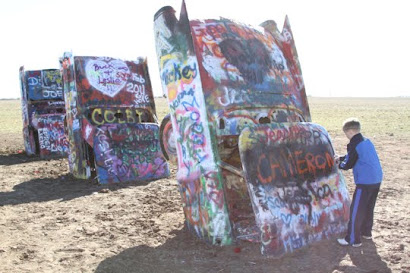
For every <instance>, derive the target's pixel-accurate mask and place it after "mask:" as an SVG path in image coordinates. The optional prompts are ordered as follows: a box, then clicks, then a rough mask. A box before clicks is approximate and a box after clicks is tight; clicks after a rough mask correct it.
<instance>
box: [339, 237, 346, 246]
mask: <svg viewBox="0 0 410 273" xmlns="http://www.w3.org/2000/svg"><path fill="white" fill-rule="evenodd" d="M337 242H338V243H339V245H342V246H348V245H349V242H348V241H346V240H345V238H340V239H337Z"/></svg>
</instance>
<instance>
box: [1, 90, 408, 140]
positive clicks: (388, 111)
mask: <svg viewBox="0 0 410 273" xmlns="http://www.w3.org/2000/svg"><path fill="white" fill-rule="evenodd" d="M155 101H156V109H157V115H158V119H159V120H160V121H161V120H162V119H163V118H164V116H165V115H166V114H167V113H168V111H169V108H168V104H167V101H166V99H165V98H156V99H155ZM309 105H310V112H311V115H312V120H313V122H315V123H318V124H320V125H322V126H323V127H325V128H326V129H327V130H328V131H329V133H330V134H331V135H341V134H342V131H341V126H342V123H343V121H344V120H345V119H346V118H348V117H357V118H359V119H360V120H361V122H362V131H363V133H364V134H365V135H369V136H382V135H392V134H393V135H396V136H410V98H314V97H310V98H309ZM22 128H23V125H22V118H21V106H20V101H19V100H0V139H1V140H2V141H6V139H4V137H3V136H4V135H5V134H6V135H10V134H22Z"/></svg>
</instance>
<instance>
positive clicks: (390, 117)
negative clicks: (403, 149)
mask: <svg viewBox="0 0 410 273" xmlns="http://www.w3.org/2000/svg"><path fill="white" fill-rule="evenodd" d="M309 105H310V112H311V115H312V120H313V122H315V123H318V124H321V125H322V126H323V127H325V128H326V129H327V130H328V131H329V133H330V134H331V135H332V134H333V135H340V134H343V132H342V129H341V127H342V124H343V121H344V120H345V119H347V118H349V117H357V118H359V120H360V121H361V124H362V132H363V133H364V134H365V135H368V136H369V137H370V136H383V135H388V136H393V135H394V136H410V98H309Z"/></svg>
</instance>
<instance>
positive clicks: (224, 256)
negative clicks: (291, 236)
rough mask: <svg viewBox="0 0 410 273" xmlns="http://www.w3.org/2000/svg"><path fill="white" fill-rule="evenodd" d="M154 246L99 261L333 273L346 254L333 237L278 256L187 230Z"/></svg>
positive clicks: (119, 267) (111, 267) (112, 266)
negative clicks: (207, 238)
mask: <svg viewBox="0 0 410 273" xmlns="http://www.w3.org/2000/svg"><path fill="white" fill-rule="evenodd" d="M172 235H173V236H174V237H173V238H171V239H168V240H167V241H166V242H165V243H163V244H162V245H160V246H157V247H151V246H147V245H139V246H136V247H133V248H129V249H126V250H124V251H122V252H120V253H118V254H116V255H115V256H112V257H110V258H107V259H106V260H104V261H102V262H101V263H100V264H99V265H98V267H97V268H96V270H95V272H96V273H103V272H104V273H105V272H111V273H115V272H118V273H119V272H246V273H249V272H334V269H335V268H336V267H337V266H338V265H339V263H340V262H341V261H342V260H343V259H344V258H345V256H346V255H347V250H346V248H341V247H339V246H338V245H337V243H336V240H324V241H321V242H318V243H315V244H312V245H310V246H308V247H305V248H302V249H299V250H297V251H295V252H293V253H290V254H287V255H285V256H283V257H281V258H268V257H265V256H262V255H261V253H260V244H259V243H251V242H244V241H240V242H238V244H236V245H233V246H223V247H220V246H211V245H208V244H206V243H204V242H203V241H201V240H200V239H197V238H196V237H195V236H194V235H191V234H190V232H188V231H186V229H185V228H184V229H181V230H176V231H173V234H172Z"/></svg>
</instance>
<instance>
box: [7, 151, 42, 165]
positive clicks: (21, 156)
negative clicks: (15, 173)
mask: <svg viewBox="0 0 410 273" xmlns="http://www.w3.org/2000/svg"><path fill="white" fill-rule="evenodd" d="M41 160H44V161H46V160H50V159H42V158H40V156H38V155H30V156H28V155H26V154H25V153H13V154H0V165H3V166H11V165H16V164H23V163H29V162H36V161H41Z"/></svg>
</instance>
